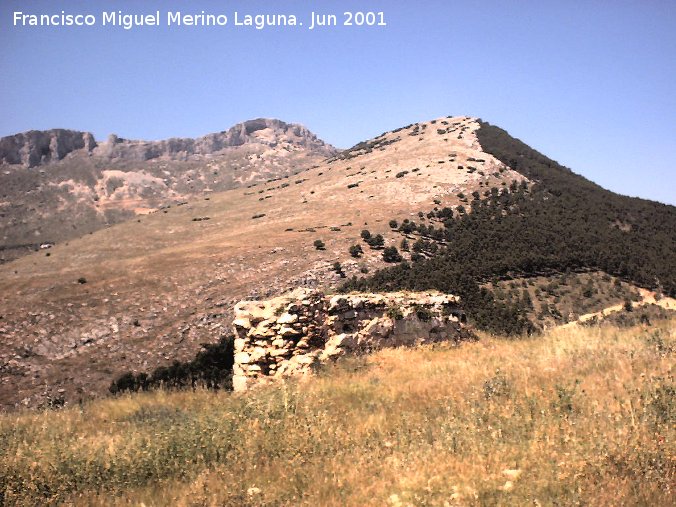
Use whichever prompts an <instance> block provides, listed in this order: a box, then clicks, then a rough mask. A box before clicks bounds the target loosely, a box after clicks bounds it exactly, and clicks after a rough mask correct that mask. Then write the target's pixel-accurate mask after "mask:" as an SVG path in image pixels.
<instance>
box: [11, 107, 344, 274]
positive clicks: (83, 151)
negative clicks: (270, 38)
mask: <svg viewBox="0 0 676 507" xmlns="http://www.w3.org/2000/svg"><path fill="white" fill-rule="evenodd" d="M336 153H337V150H336V149H335V148H334V147H333V146H331V145H329V144H327V143H325V142H324V141H322V140H321V139H319V138H318V137H317V136H316V135H315V134H313V133H312V132H310V131H309V130H308V129H307V128H305V127H303V126H302V125H299V124H293V123H286V122H284V121H281V120H276V119H265V118H259V119H255V120H248V121H245V122H242V123H238V124H237V125H234V126H233V127H231V128H229V129H227V130H223V131H221V132H217V133H212V134H207V135H205V136H202V137H199V138H194V139H193V138H171V139H167V140H162V141H141V140H127V139H123V138H120V137H118V136H116V135H111V136H109V138H108V140H107V141H105V142H102V143H97V141H96V139H95V138H94V136H93V135H92V134H90V133H87V132H80V131H73V130H66V129H52V130H48V131H28V132H25V133H20V134H16V135H13V136H8V137H4V138H2V139H0V162H4V163H0V218H1V219H2V220H1V221H0V262H2V261H7V260H11V259H13V258H16V257H19V256H21V255H25V254H26V253H28V252H30V251H32V250H35V249H37V248H39V246H40V245H41V244H44V243H59V242H62V241H67V240H69V239H73V238H75V237H78V236H82V235H83V234H87V233H91V232H94V231H96V230H98V229H100V228H102V227H107V226H110V225H113V224H115V223H119V222H121V221H124V220H129V219H131V218H134V217H135V216H138V215H143V214H147V213H149V212H152V211H156V210H158V209H161V208H162V207H165V206H171V205H176V204H178V203H181V202H185V201H186V200H188V199H190V198H194V197H195V196H198V195H202V194H204V193H207V192H218V191H222V190H227V189H230V188H235V187H237V186H244V185H249V184H252V183H255V182H259V181H265V180H268V179H274V178H279V177H283V176H286V175H288V174H291V173H292V172H294V171H296V170H298V168H299V167H305V166H306V165H313V164H316V163H319V162H321V161H322V160H323V159H325V158H326V157H328V156H332V155H334V154H336Z"/></svg>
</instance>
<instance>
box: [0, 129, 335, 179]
mask: <svg viewBox="0 0 676 507" xmlns="http://www.w3.org/2000/svg"><path fill="white" fill-rule="evenodd" d="M245 144H258V145H261V146H267V147H270V148H277V147H279V148H282V149H286V150H298V149H308V150H312V151H315V152H317V153H318V154H323V155H325V156H327V157H328V156H331V155H334V154H335V153H336V149H335V148H334V147H333V146H331V145H329V144H326V143H325V142H324V141H322V140H321V139H319V138H317V136H316V135H315V134H313V133H312V132H310V131H309V130H308V129H307V128H305V127H304V126H302V125H298V124H293V123H286V122H283V121H281V120H277V119H268V118H257V119H254V120H248V121H245V122H242V123H238V124H237V125H234V126H233V127H231V128H229V129H227V130H224V131H221V132H217V133H212V134H207V135H205V136H202V137H198V138H170V139H166V140H161V141H144V140H129V139H124V138H122V137H119V136H117V135H116V134H111V135H110V136H108V139H107V141H106V142H103V143H101V144H98V143H97V142H96V140H95V139H94V136H93V135H92V134H91V133H89V132H78V131H73V130H65V129H52V130H47V131H37V130H33V131H30V132H24V133H20V134H15V135H12V136H7V137H3V138H1V139H0V163H1V164H12V165H17V164H18V165H23V166H25V167H35V166H39V165H44V164H48V163H51V162H56V161H59V160H61V159H63V158H64V157H65V156H67V155H68V154H70V153H72V152H81V153H84V154H87V155H93V156H96V157H101V158H104V159H106V160H108V161H113V160H121V161H146V160H152V159H157V158H164V159H167V160H188V159H199V158H201V157H203V156H208V155H214V154H217V153H219V152H222V151H224V150H227V149H228V148H233V147H237V146H242V145H245Z"/></svg>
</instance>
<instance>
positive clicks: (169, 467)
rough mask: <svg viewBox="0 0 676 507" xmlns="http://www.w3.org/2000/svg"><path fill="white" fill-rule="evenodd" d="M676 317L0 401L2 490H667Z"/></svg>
mask: <svg viewBox="0 0 676 507" xmlns="http://www.w3.org/2000/svg"><path fill="white" fill-rule="evenodd" d="M675 341H676V326H675V325H674V321H667V322H662V323H661V324H659V325H658V326H654V327H649V328H632V329H625V330H619V329H615V328H588V329H580V328H569V329H565V330H556V331H552V332H550V333H548V334H546V335H545V336H544V337H539V338H533V339H527V340H518V341H508V340H503V339H499V338H494V337H490V336H482V337H481V340H480V341H479V342H478V343H467V344H463V345H461V346H460V347H457V348H452V347H450V346H448V347H447V346H442V347H439V346H437V347H435V348H429V347H427V348H420V349H408V350H406V349H399V350H386V351H381V352H380V353H377V354H374V355H373V356H370V357H365V358H354V359H349V360H345V361H343V362H342V363H340V364H338V365H334V366H330V367H327V368H326V369H325V370H323V371H321V372H319V374H318V376H317V377H314V378H312V379H310V380H309V381H303V382H300V383H295V382H294V383H287V384H285V385H280V386H277V387H273V388H264V389H260V390H257V391H255V392H253V393H249V394H247V395H244V396H239V395H231V394H229V393H211V392H205V391H198V392H179V393H162V392H158V393H150V394H139V395H133V396H127V397H120V398H117V399H111V400H102V401H96V402H93V403H91V404H89V405H87V406H85V407H83V408H77V407H75V408H68V409H65V410H62V411H51V412H50V411H48V412H41V413H37V412H27V413H22V414H9V415H3V416H2V417H0V505H2V504H4V505H44V504H50V503H67V504H75V505H142V504H144V505H145V506H148V507H149V506H153V505H179V506H180V505H234V506H240V505H311V506H331V505H348V506H365V505H390V506H403V505H416V506H419V505H439V506H447V505H519V506H521V505H542V506H544V505H578V504H580V505H599V506H601V505H602V506H608V505H618V506H619V505H622V506H626V505H655V506H657V505H673V504H674V500H675V498H674V488H675V472H676V456H675V454H676V453H675V450H676V447H675V446H674V437H675V430H674V422H675V421H674V416H675V414H674V407H675V401H674V378H673V357H674V356H673V350H674V346H675V343H674V342H675Z"/></svg>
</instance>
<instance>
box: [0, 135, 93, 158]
mask: <svg viewBox="0 0 676 507" xmlns="http://www.w3.org/2000/svg"><path fill="white" fill-rule="evenodd" d="M96 146H97V145H96V140H95V139H94V136H93V135H92V134H90V133H89V132H78V131H75V130H65V129H52V130H31V131H29V132H23V133H21V134H15V135H13V136H7V137H3V138H0V164H12V165H14V164H20V165H23V166H25V167H35V166H39V165H44V164H47V163H50V162H57V161H59V160H61V159H63V158H64V157H65V156H66V155H68V154H69V153H71V152H73V151H78V150H82V151H83V152H84V153H91V152H92V151H93V150H94V149H95V148H96Z"/></svg>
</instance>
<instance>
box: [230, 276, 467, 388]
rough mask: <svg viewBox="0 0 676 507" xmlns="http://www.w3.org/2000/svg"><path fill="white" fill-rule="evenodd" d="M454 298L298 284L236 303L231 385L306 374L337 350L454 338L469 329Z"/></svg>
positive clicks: (462, 336)
mask: <svg viewBox="0 0 676 507" xmlns="http://www.w3.org/2000/svg"><path fill="white" fill-rule="evenodd" d="M464 320H465V316H464V314H463V312H462V311H461V309H460V307H459V298H458V297H457V296H450V295H445V294H441V293H437V292H425V293H407V292H394V293H388V294H370V293H369V294H344V295H342V294H341V295H333V296H329V295H325V294H323V293H321V292H318V291H313V290H309V289H298V290H296V291H294V292H292V293H290V294H288V295H285V296H280V297H277V298H274V299H270V300H267V301H240V302H239V303H237V305H235V320H234V321H233V327H234V332H235V364H234V371H233V374H234V376H233V385H234V389H235V391H244V390H246V389H247V388H248V387H250V386H251V385H254V384H258V383H261V382H265V381H267V380H269V379H274V378H280V377H287V376H292V375H298V374H304V373H307V372H308V371H310V370H311V369H312V367H313V365H315V364H317V363H321V362H325V361H327V360H330V359H333V358H336V357H338V356H341V355H343V354H358V353H364V352H370V351H373V350H377V349H381V348H384V347H399V346H411V345H419V344H423V343H434V342H440V341H448V340H451V341H459V340H461V339H466V338H468V337H470V336H471V334H470V333H469V332H468V331H467V330H466V329H464V326H463V323H464Z"/></svg>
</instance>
